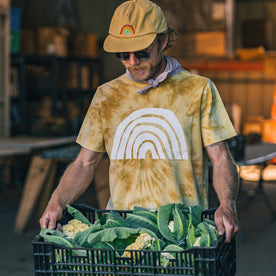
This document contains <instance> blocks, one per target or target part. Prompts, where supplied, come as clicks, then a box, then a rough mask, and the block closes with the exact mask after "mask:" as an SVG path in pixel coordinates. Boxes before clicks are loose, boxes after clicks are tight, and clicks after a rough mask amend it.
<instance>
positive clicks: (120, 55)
mask: <svg viewBox="0 0 276 276" xmlns="http://www.w3.org/2000/svg"><path fill="white" fill-rule="evenodd" d="M115 55H116V57H117V58H118V59H120V60H128V59H129V53H115Z"/></svg>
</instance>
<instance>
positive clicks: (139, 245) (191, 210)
mask: <svg viewBox="0 0 276 276" xmlns="http://www.w3.org/2000/svg"><path fill="white" fill-rule="evenodd" d="M67 212H68V213H69V214H70V215H71V216H72V217H73V219H72V220H69V221H68V223H67V224H65V225H63V232H61V231H58V230H49V229H42V230H41V232H40V236H41V237H42V238H43V239H44V240H45V241H46V242H53V243H56V244H59V245H62V246H65V247H69V248H74V251H73V252H74V254H75V255H80V256H81V254H82V251H81V250H80V249H81V248H97V249H98V248H100V249H115V250H117V251H116V254H119V255H120V256H122V257H126V258H127V257H130V256H131V251H133V250H158V251H163V253H162V258H163V265H164V266H166V265H167V264H168V262H169V260H170V259H173V258H174V255H173V254H171V253H169V251H183V250H185V249H188V248H191V247H194V246H201V247H210V246H213V245H214V242H215V241H216V240H217V232H216V225H215V223H214V221H212V220H209V219H204V220H203V221H202V220H201V213H202V208H201V207H200V206H191V207H187V206H185V205H183V204H180V203H172V204H167V205H163V206H161V207H159V208H158V209H157V210H149V209H147V208H143V207H138V206H136V207H134V209H133V211H132V212H130V213H127V214H126V216H125V217H122V216H121V215H120V214H119V213H118V212H117V211H110V212H106V213H105V214H103V215H102V216H101V217H99V216H98V215H97V213H96V219H95V221H94V222H93V223H92V222H90V221H89V220H88V219H87V218H86V217H85V216H84V215H83V214H82V213H81V212H80V211H78V210H77V209H76V208H74V207H72V206H70V205H68V206H67Z"/></svg>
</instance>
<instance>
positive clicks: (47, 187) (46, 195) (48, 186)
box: [36, 161, 58, 218]
mask: <svg viewBox="0 0 276 276" xmlns="http://www.w3.org/2000/svg"><path fill="white" fill-rule="evenodd" d="M57 165H58V162H57V161H53V162H52V164H51V167H50V172H49V175H48V177H47V179H46V181H45V184H44V188H43V193H41V195H40V197H39V201H38V204H37V207H36V215H37V218H40V217H41V216H42V214H43V212H44V210H45V208H46V206H47V204H48V201H49V200H50V197H51V195H52V192H53V189H54V186H55V182H56V173H57Z"/></svg>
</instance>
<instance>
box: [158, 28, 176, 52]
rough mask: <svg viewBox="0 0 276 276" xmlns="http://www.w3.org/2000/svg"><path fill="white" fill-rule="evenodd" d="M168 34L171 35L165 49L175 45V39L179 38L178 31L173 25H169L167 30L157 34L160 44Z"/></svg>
mask: <svg viewBox="0 0 276 276" xmlns="http://www.w3.org/2000/svg"><path fill="white" fill-rule="evenodd" d="M166 34H168V35H169V39H168V43H167V45H166V47H165V49H164V51H165V50H167V49H170V48H172V47H173V45H174V44H175V41H176V39H177V36H178V33H177V31H176V30H175V29H173V28H172V27H170V26H168V29H167V31H166V32H164V33H161V34H158V35H157V41H158V43H159V45H160V44H161V42H162V40H163V39H164V37H165V35H166Z"/></svg>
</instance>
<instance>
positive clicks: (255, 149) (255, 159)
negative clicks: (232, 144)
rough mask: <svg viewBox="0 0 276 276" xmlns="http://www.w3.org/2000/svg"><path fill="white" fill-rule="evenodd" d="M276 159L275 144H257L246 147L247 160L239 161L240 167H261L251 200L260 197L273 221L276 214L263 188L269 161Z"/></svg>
mask: <svg viewBox="0 0 276 276" xmlns="http://www.w3.org/2000/svg"><path fill="white" fill-rule="evenodd" d="M274 157H276V144H274V143H256V144H252V145H246V147H245V158H244V160H242V161H238V162H237V164H238V165H239V166H250V165H257V166H259V167H260V178H259V181H258V185H257V187H256V188H255V190H254V193H253V196H251V199H252V198H254V197H256V196H258V195H260V196H261V197H262V198H263V200H264V202H265V203H266V205H267V207H268V208H269V210H270V213H271V219H275V218H276V212H275V210H274V209H273V207H272V205H271V203H270V200H269V198H268V197H267V195H266V193H265V191H264V187H263V181H264V180H263V171H264V169H265V167H266V166H267V164H268V163H269V161H270V160H271V159H272V158H274Z"/></svg>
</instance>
